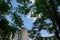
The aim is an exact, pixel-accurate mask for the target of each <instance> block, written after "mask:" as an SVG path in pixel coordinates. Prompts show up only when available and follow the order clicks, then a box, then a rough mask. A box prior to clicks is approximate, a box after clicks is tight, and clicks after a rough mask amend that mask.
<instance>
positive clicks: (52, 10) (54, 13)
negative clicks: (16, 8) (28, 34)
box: [31, 0, 60, 39]
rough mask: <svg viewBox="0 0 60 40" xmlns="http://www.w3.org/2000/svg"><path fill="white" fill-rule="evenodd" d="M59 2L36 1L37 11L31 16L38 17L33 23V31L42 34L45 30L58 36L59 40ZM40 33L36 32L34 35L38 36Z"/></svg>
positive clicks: (57, 0)
mask: <svg viewBox="0 0 60 40" xmlns="http://www.w3.org/2000/svg"><path fill="white" fill-rule="evenodd" d="M59 2H60V0H35V4H34V5H35V9H34V10H33V11H32V12H34V13H33V14H32V15H31V16H32V17H36V20H35V22H34V23H33V28H32V30H35V29H37V31H38V32H40V31H41V30H42V29H45V30H48V32H49V33H55V35H56V36H58V37H57V38H58V39H59V30H60V21H59V20H60V16H59V15H60V14H59V12H58V7H59V6H60V3H59ZM41 14H42V15H41ZM38 16H39V17H38ZM49 21H50V22H49ZM57 28H58V29H57ZM54 30H55V31H54ZM38 32H36V33H35V34H34V35H36V34H37V33H38ZM33 33H34V31H33Z"/></svg>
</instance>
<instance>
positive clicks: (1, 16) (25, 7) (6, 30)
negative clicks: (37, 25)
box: [0, 0, 31, 40]
mask: <svg viewBox="0 0 60 40" xmlns="http://www.w3.org/2000/svg"><path fill="white" fill-rule="evenodd" d="M12 1H15V0H0V35H1V38H2V39H3V40H5V38H7V39H6V40H9V38H10V35H11V34H12V40H13V38H14V36H15V32H16V31H19V30H20V29H19V28H22V25H23V20H22V18H21V15H20V14H24V15H26V14H28V13H29V11H30V10H31V9H30V6H29V4H31V2H30V0H16V2H17V3H18V4H17V7H14V6H13V5H12ZM14 10H15V11H14ZM13 11H14V12H13ZM9 15H10V16H11V17H10V19H11V22H10V21H9V20H8V19H9V18H8V17H7V18H6V16H9Z"/></svg>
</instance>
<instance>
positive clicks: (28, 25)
mask: <svg viewBox="0 0 60 40" xmlns="http://www.w3.org/2000/svg"><path fill="white" fill-rule="evenodd" d="M12 5H13V6H14V7H17V2H16V1H15V0H14V1H12ZM21 16H22V20H23V21H24V27H26V28H27V29H31V28H32V24H33V22H34V19H33V18H28V17H27V16H24V15H21ZM7 18H9V17H7ZM8 20H10V18H9V19H8ZM10 21H11V20H10ZM41 35H42V36H48V35H49V34H48V33H47V31H46V30H42V31H41ZM51 35H53V34H50V35H49V36H51Z"/></svg>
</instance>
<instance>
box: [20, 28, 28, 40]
mask: <svg viewBox="0 0 60 40" xmlns="http://www.w3.org/2000/svg"><path fill="white" fill-rule="evenodd" d="M21 40H29V38H28V30H27V29H26V28H23V29H22V30H21Z"/></svg>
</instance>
